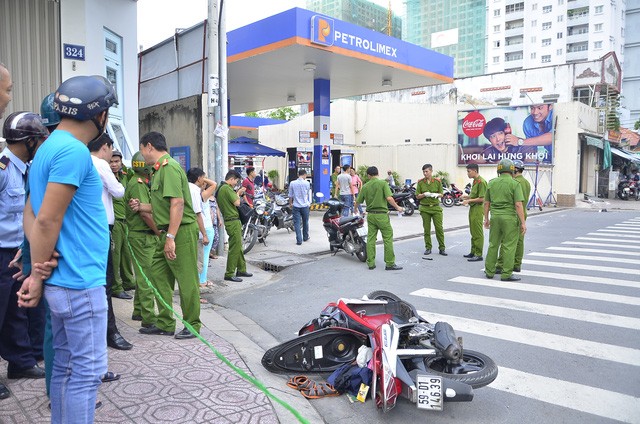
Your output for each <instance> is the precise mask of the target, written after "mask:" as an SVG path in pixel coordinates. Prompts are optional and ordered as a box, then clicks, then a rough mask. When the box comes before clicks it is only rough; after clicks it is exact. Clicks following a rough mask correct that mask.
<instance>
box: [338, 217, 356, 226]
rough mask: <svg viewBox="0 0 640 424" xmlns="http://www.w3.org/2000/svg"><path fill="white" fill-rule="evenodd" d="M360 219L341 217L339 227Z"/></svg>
mask: <svg viewBox="0 0 640 424" xmlns="http://www.w3.org/2000/svg"><path fill="white" fill-rule="evenodd" d="M358 219H360V217H359V216H343V217H341V218H340V225H342V224H347V223H349V222H353V221H357V220H358Z"/></svg>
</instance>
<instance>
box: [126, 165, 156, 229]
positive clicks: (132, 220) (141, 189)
mask: <svg viewBox="0 0 640 424" xmlns="http://www.w3.org/2000/svg"><path fill="white" fill-rule="evenodd" d="M123 199H124V200H125V202H126V204H129V200H131V199H139V200H140V203H150V202H151V197H150V196H149V186H148V185H147V182H146V181H145V177H139V176H133V177H132V178H131V179H130V180H129V182H128V183H127V187H126V189H125V191H124V197H123ZM125 218H126V220H127V227H129V231H148V230H149V229H150V228H149V226H148V225H147V223H146V222H144V220H143V219H142V218H141V217H140V214H139V213H137V212H134V211H132V210H131V208H130V207H127V208H126V209H125Z"/></svg>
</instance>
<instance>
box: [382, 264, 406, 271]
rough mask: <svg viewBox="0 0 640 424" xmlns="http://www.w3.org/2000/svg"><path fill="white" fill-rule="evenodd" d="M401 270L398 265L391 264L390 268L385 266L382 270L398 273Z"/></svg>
mask: <svg viewBox="0 0 640 424" xmlns="http://www.w3.org/2000/svg"><path fill="white" fill-rule="evenodd" d="M401 269H402V267H401V266H398V265H396V264H393V265H391V266H385V267H384V270H385V271H399V270H401Z"/></svg>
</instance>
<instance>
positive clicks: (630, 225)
mask: <svg viewBox="0 0 640 424" xmlns="http://www.w3.org/2000/svg"><path fill="white" fill-rule="evenodd" d="M607 228H630V229H632V230H640V222H637V223H630V222H623V223H622V224H613V226H609V227H607Z"/></svg>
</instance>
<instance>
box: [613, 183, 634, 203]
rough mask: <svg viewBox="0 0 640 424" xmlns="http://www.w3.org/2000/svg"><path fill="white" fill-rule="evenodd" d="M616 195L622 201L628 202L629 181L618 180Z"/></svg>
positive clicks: (629, 195) (629, 194) (629, 193)
mask: <svg viewBox="0 0 640 424" xmlns="http://www.w3.org/2000/svg"><path fill="white" fill-rule="evenodd" d="M616 195H617V196H618V197H619V198H620V199H622V200H629V197H631V187H630V181H629V180H627V179H624V180H620V182H619V183H618V192H617V193H616Z"/></svg>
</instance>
